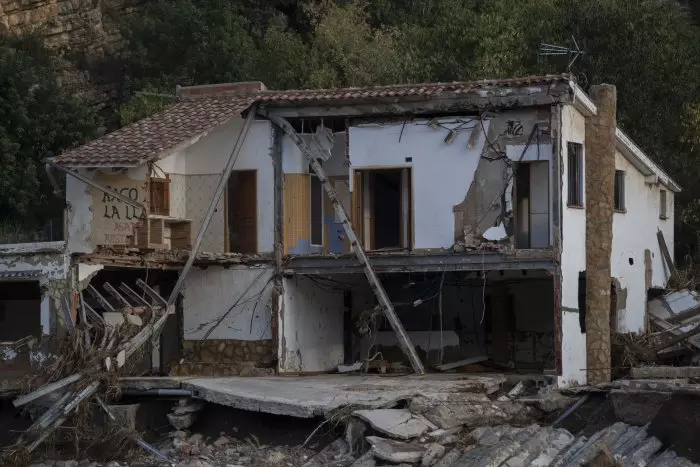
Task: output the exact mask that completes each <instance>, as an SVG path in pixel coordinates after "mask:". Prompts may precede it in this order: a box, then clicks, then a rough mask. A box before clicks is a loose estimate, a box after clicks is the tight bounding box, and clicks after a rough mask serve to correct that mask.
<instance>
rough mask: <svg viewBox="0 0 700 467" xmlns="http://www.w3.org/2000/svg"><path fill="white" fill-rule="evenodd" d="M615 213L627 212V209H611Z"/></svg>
mask: <svg viewBox="0 0 700 467" xmlns="http://www.w3.org/2000/svg"><path fill="white" fill-rule="evenodd" d="M613 212H615V213H616V214H627V209H613Z"/></svg>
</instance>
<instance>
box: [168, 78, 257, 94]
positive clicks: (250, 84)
mask: <svg viewBox="0 0 700 467" xmlns="http://www.w3.org/2000/svg"><path fill="white" fill-rule="evenodd" d="M266 90H267V86H265V84H264V83H263V82H262V81H241V82H239V83H220V84H202V85H199V86H177V87H176V88H175V95H176V96H177V97H206V96H217V95H220V94H224V95H225V94H250V93H254V92H259V91H266Z"/></svg>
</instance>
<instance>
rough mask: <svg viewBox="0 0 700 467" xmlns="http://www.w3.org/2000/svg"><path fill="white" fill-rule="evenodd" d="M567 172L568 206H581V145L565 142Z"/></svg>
mask: <svg viewBox="0 0 700 467" xmlns="http://www.w3.org/2000/svg"><path fill="white" fill-rule="evenodd" d="M566 150H567V162H568V173H567V181H568V187H569V190H568V191H569V193H568V195H569V196H568V198H567V203H568V205H569V206H578V207H583V145H582V144H579V143H567V144H566Z"/></svg>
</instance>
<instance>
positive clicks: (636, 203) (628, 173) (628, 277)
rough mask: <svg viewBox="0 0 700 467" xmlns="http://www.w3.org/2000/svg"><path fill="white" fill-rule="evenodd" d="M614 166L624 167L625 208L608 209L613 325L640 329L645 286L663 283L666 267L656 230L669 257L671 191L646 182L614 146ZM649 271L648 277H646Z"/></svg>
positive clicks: (643, 323) (624, 329) (643, 321)
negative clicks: (662, 208)
mask: <svg viewBox="0 0 700 467" xmlns="http://www.w3.org/2000/svg"><path fill="white" fill-rule="evenodd" d="M615 169H616V170H622V171H624V172H625V208H626V209H625V212H615V213H614V215H613V240H612V255H611V258H610V264H611V271H612V277H613V278H614V279H615V280H616V281H615V285H616V293H617V323H616V324H617V331H618V332H643V331H644V330H645V328H646V302H647V289H648V288H650V287H659V288H664V287H665V286H666V284H667V282H668V278H669V275H668V269H667V268H666V266H665V263H664V260H663V255H662V254H661V250H660V247H659V242H658V239H657V231H658V230H661V232H663V234H664V238H665V240H666V245H667V246H668V248H669V251H670V253H671V257H673V243H674V242H673V238H674V237H673V234H674V232H673V226H674V215H673V201H674V199H673V192H671V191H670V190H669V189H668V188H666V187H664V186H663V185H659V184H649V183H646V177H645V176H644V175H643V174H642V173H640V172H639V171H638V170H637V169H636V168H635V167H634V166H632V164H631V163H630V162H629V161H628V160H627V159H626V158H625V157H624V156H623V155H622V154H621V153H620V152H619V151H617V152H616V154H615ZM661 190H666V196H667V203H668V204H667V206H666V212H667V218H666V219H661V218H660V194H659V193H660V191H661ZM648 272H650V273H651V274H650V279H651V282H650V283H649V280H648V278H647V273H648Z"/></svg>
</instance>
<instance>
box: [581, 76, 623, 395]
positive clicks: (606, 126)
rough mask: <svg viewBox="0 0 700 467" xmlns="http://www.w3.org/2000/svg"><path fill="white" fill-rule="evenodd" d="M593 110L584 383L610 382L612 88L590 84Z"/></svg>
mask: <svg viewBox="0 0 700 467" xmlns="http://www.w3.org/2000/svg"><path fill="white" fill-rule="evenodd" d="M589 95H590V97H591V99H592V100H593V102H594V103H595V105H596V107H598V114H597V115H594V116H592V117H588V118H587V119H586V151H585V157H586V161H585V165H586V357H587V364H586V366H587V368H588V384H600V383H607V382H610V378H611V375H610V366H611V361H610V288H611V279H610V255H611V253H612V226H613V210H614V209H613V208H614V186H615V131H616V128H617V89H616V88H615V86H611V85H609V84H601V85H597V86H592V87H591V89H590V91H589Z"/></svg>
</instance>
